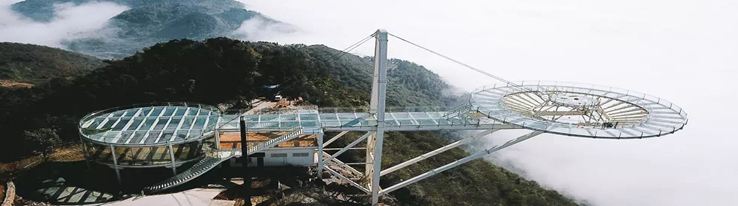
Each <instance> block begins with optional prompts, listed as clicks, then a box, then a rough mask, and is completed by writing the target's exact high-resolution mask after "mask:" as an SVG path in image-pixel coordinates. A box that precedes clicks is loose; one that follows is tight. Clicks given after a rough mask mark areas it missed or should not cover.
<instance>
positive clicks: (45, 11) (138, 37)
mask: <svg viewBox="0 0 738 206" xmlns="http://www.w3.org/2000/svg"><path fill="white" fill-rule="evenodd" d="M89 2H113V3H116V4H120V5H125V6H128V7H129V8H130V9H128V10H126V11H124V12H122V13H120V14H118V15H116V16H114V17H113V18H111V19H110V20H109V21H108V23H107V25H106V27H105V28H103V29H102V30H101V31H100V32H98V33H99V34H105V35H91V36H92V37H85V38H80V39H72V40H69V41H66V42H64V46H65V47H67V49H70V50H72V51H76V52H80V53H84V54H89V55H93V56H97V57H101V58H122V57H126V56H129V55H131V54H133V53H135V52H136V51H139V50H140V49H142V48H144V47H148V46H150V45H153V44H155V43H159V42H166V41H169V40H171V39H181V38H188V39H197V40H202V39H206V38H212V37H220V36H230V35H232V33H233V32H234V31H235V30H236V29H238V28H239V27H240V26H241V24H242V23H243V22H244V21H245V20H249V19H252V18H259V19H260V20H261V21H264V22H266V23H268V24H282V23H280V22H277V21H275V20H272V19H269V18H267V17H265V16H263V15H261V14H259V13H258V12H255V11H251V10H246V9H244V5H243V4H242V3H240V2H238V1H235V0H208V1H201V0H146V1H141V0H25V1H22V2H18V3H16V4H13V7H12V8H13V10H14V11H16V12H18V13H20V14H22V15H24V16H26V17H28V18H30V19H32V20H35V21H40V22H47V21H50V20H52V19H53V18H54V16H55V15H56V13H55V12H56V11H55V5H58V4H62V3H66V4H74V5H79V4H83V3H89Z"/></svg>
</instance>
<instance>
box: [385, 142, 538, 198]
mask: <svg viewBox="0 0 738 206" xmlns="http://www.w3.org/2000/svg"><path fill="white" fill-rule="evenodd" d="M541 133H542V132H540V131H534V132H531V133H528V134H525V135H522V136H520V137H517V138H515V139H513V140H510V141H507V142H505V143H504V144H502V145H497V146H493V147H491V148H489V149H485V150H482V151H479V152H476V153H474V154H472V155H470V156H468V157H465V158H462V159H459V160H456V161H453V162H451V163H448V164H446V165H443V166H441V167H438V168H436V169H432V170H431V171H428V172H426V173H423V174H420V175H418V176H415V177H413V178H410V179H408V180H405V181H403V182H400V183H397V184H395V185H392V186H390V187H387V188H385V189H384V190H382V192H381V193H380V195H384V194H387V193H390V192H392V191H395V190H398V189H400V188H403V187H405V186H408V185H410V184H413V183H416V182H418V181H420V180H423V179H425V178H428V177H431V176H433V175H436V174H438V173H441V172H443V171H446V170H449V169H451V168H454V167H456V166H459V165H462V164H464V163H467V162H469V161H472V160H475V159H478V158H480V157H484V156H485V155H488V154H491V153H493V152H496V151H498V150H501V149H504V148H506V147H509V146H511V145H514V144H517V143H519V142H522V141H525V140H527V139H530V138H532V137H535V136H536V135H539V134H541Z"/></svg>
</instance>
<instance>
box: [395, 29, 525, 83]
mask: <svg viewBox="0 0 738 206" xmlns="http://www.w3.org/2000/svg"><path fill="white" fill-rule="evenodd" d="M387 34H388V35H390V36H392V37H395V38H397V39H399V40H401V41H404V42H405V43H408V44H410V45H413V46H415V47H418V48H420V49H422V50H425V51H427V52H429V53H431V54H435V55H437V56H439V57H441V58H444V59H446V60H449V61H451V62H453V63H456V64H459V65H461V66H463V67H466V68H467V69H470V70H473V71H476V72H478V73H480V74H483V75H485V76H488V77H491V78H493V79H496V80H498V81H501V82H504V83H505V84H508V85H510V86H513V87H515V88H520V89H523V90H526V91H530V90H529V89H527V88H525V87H523V86H522V85H518V84H516V83H513V82H511V81H508V80H506V79H503V78H502V77H499V76H497V75H494V74H490V73H489V72H485V71H484V70H481V69H479V68H476V67H473V66H471V65H469V64H466V63H464V62H461V61H459V60H456V59H454V58H451V57H449V56H446V55H443V54H441V53H439V52H436V51H434V50H431V49H429V48H427V47H424V46H421V45H419V44H416V43H414V42H411V41H409V40H407V39H405V38H402V37H399V36H397V35H394V34H392V33H389V32H388V33H387Z"/></svg>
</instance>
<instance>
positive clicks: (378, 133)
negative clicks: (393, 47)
mask: <svg viewBox="0 0 738 206" xmlns="http://www.w3.org/2000/svg"><path fill="white" fill-rule="evenodd" d="M374 38H375V47H374V78H373V80H372V94H371V95H372V96H371V102H370V106H369V113H371V114H372V115H374V116H375V117H376V120H377V125H376V127H375V128H374V129H375V132H374V133H373V134H372V135H370V136H369V138H368V139H367V142H366V162H365V163H366V167H365V170H364V175H365V176H366V177H367V180H368V181H367V188H369V190H370V192H371V196H372V205H378V204H379V192H380V190H381V188H380V187H379V178H380V171H382V143H383V142H384V112H385V99H386V97H387V63H388V62H387V31H385V30H381V29H380V30H377V32H375V33H374Z"/></svg>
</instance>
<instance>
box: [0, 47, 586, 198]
mask: <svg viewBox="0 0 738 206" xmlns="http://www.w3.org/2000/svg"><path fill="white" fill-rule="evenodd" d="M337 54H338V51H336V50H334V49H330V48H328V47H325V46H305V45H286V46H281V45H277V44H274V43H265V42H242V41H237V40H231V39H226V38H216V39H209V40H206V41H191V40H175V41H170V42H167V43H163V44H157V45H155V46H153V47H151V48H148V49H146V50H145V51H144V52H143V53H138V54H136V55H133V56H130V57H127V58H125V59H122V60H118V61H112V62H111V63H110V65H108V66H106V67H104V68H101V69H97V70H95V71H93V72H91V73H89V74H87V75H85V76H82V77H79V78H76V79H74V80H64V79H60V80H57V81H51V82H49V83H47V84H43V85H40V86H37V87H34V88H33V89H31V90H22V91H19V90H0V98H3V99H5V98H7V99H14V100H15V101H12V102H14V103H4V104H5V105H2V106H3V107H2V108H6V110H5V111H4V112H3V113H0V129H2V130H3V131H5V135H4V136H3V137H2V138H4V140H5V143H6V144H2V148H0V151H2V152H3V154H0V157H3V158H4V160H6V161H7V160H10V159H11V158H9V157H15V158H17V157H21V156H22V155H24V154H28V153H29V152H30V151H32V150H34V149H35V148H37V147H38V145H34V143H33V142H27V141H24V140H23V139H24V138H23V136H24V135H27V134H38V133H41V131H43V133H48V132H49V131H52V132H55V133H56V134H58V135H59V136H60V137H61V138H62V139H63V140H64V142H76V141H78V136H77V130H76V127H75V126H76V123H77V120H78V119H79V118H80V117H81V116H82V115H84V114H86V113H88V112H91V111H94V110H97V109H102V108H108V107H114V106H123V105H128V104H134V103H147V102H164V101H192V102H202V103H207V104H219V103H230V104H234V105H238V102H241V100H249V99H252V98H255V97H256V96H257V92H258V90H259V88H261V86H262V85H265V84H281V85H282V87H283V92H282V93H283V95H285V96H288V97H298V96H300V97H303V98H305V99H306V100H307V101H308V102H310V103H313V104H317V105H319V106H321V107H331V106H365V105H367V104H368V103H367V102H368V96H369V94H368V93H369V88H370V81H371V59H369V58H362V57H358V56H354V55H343V56H340V58H338V57H339V55H337ZM391 62H392V65H393V66H392V67H393V69H392V70H391V71H390V72H389V81H390V82H389V84H390V85H392V86H390V87H389V89H388V94H389V95H388V100H387V101H388V105H389V106H418V105H424V106H431V105H437V106H441V105H445V104H447V103H446V102H449V101H453V99H452V98H453V97H444V96H443V95H442V94H441V92H442V91H443V90H446V89H448V85H447V84H446V83H444V82H443V81H442V80H441V79H440V77H439V76H438V75H436V74H434V73H432V72H430V71H428V70H427V69H425V68H424V67H422V66H420V65H417V64H414V63H411V62H407V61H402V60H392V61H391ZM50 129H51V130H50ZM34 131H36V132H34ZM448 136H450V134H447V133H443V132H422V133H401V132H392V133H388V134H387V136H386V140H385V159H384V161H383V162H382V164H383V165H385V166H386V165H389V164H394V163H397V162H400V161H402V160H404V159H407V158H411V157H412V156H415V155H419V154H422V153H424V152H427V151H430V150H432V149H435V148H437V147H440V146H442V145H443V144H445V143H446V142H447V141H449V139H448V138H444V137H448ZM17 145H23V146H17ZM360 155H361V154H355V153H348V154H347V156H346V157H344V158H346V159H352V158H359V157H358V156H360ZM465 155H467V153H466V152H465V151H463V150H461V149H454V150H451V151H449V152H448V153H444V154H441V155H438V156H436V157H433V158H431V159H429V160H426V161H423V162H421V163H420V164H418V165H416V166H413V167H410V168H408V169H404V170H400V171H398V172H395V173H392V174H390V175H387V176H385V177H384V178H383V179H384V182H383V184H389V183H394V182H399V181H400V180H402V179H407V178H408V177H410V176H411V175H414V174H418V172H422V170H427V169H428V168H432V167H437V166H440V165H442V164H445V163H447V162H450V161H452V160H454V159H457V158H460V157H462V156H465ZM385 186H386V185H385ZM392 195H393V196H394V197H395V198H396V200H397V202H396V204H399V205H575V203H574V202H572V201H571V200H569V199H567V198H566V197H564V196H562V195H560V194H559V193H557V192H555V191H551V190H546V189H542V188H541V187H540V186H538V185H537V184H536V183H535V182H531V181H528V180H525V179H522V178H521V177H519V176H518V175H516V174H514V173H510V172H508V171H505V170H504V169H502V168H499V167H497V166H494V165H492V164H490V163H487V162H484V161H482V160H477V161H473V162H471V163H469V164H466V165H464V166H461V167H459V168H457V169H454V170H451V171H448V172H444V173H442V174H440V175H438V176H435V177H433V178H430V179H428V180H424V181H422V182H420V183H419V184H415V185H412V186H410V187H407V188H404V189H401V190H398V191H396V192H393V193H392Z"/></svg>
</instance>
